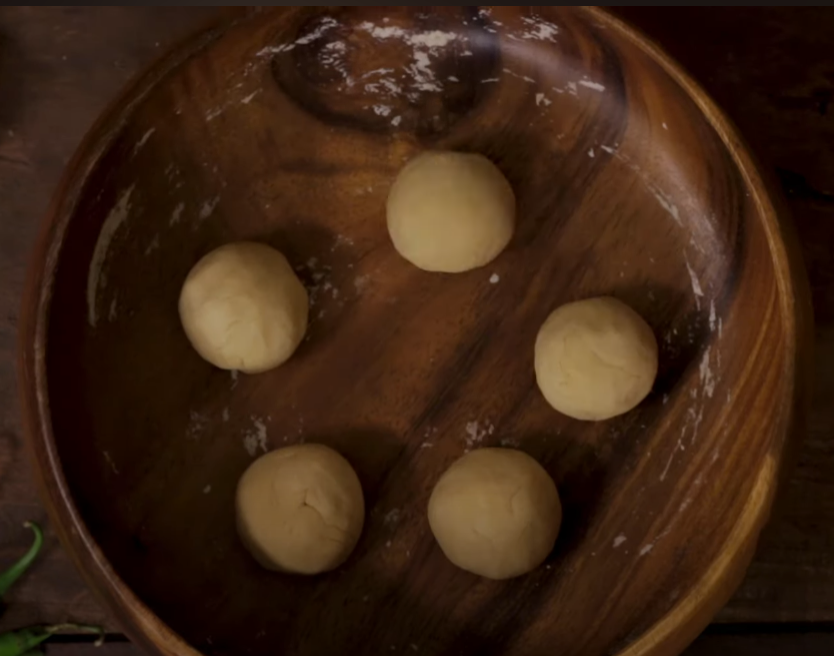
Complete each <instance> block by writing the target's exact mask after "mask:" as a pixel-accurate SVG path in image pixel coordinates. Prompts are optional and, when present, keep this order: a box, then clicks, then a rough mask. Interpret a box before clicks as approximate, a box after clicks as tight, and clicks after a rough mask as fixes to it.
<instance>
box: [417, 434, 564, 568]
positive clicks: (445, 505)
mask: <svg viewBox="0 0 834 656" xmlns="http://www.w3.org/2000/svg"><path fill="white" fill-rule="evenodd" d="M561 523H562V505H561V503H560V501H559V493H558V492H557V491H556V485H555V484H554V483H553V480H552V479H551V478H550V476H548V474H547V472H546V471H545V470H544V468H543V467H542V466H541V465H540V464H539V463H537V462H536V461H535V460H533V458H531V457H530V456H528V455H527V454H526V453H522V452H521V451H513V450H510V449H480V450H478V451H473V452H472V453H470V454H468V455H465V456H464V457H463V458H461V459H460V460H458V461H457V462H456V463H455V464H453V465H452V466H451V467H450V468H449V469H448V470H447V471H446V473H445V474H443V476H442V477H441V479H440V481H439V482H438V483H437V485H436V486H435V488H434V492H432V495H431V500H430V501H429V525H430V526H431V530H432V533H434V537H435V538H436V539H437V542H438V543H439V544H440V548H441V549H442V550H443V553H445V554H446V557H447V558H448V559H449V560H451V561H452V562H453V563H454V564H455V565H457V566H458V567H460V568H461V569H465V570H467V571H468V572H472V573H473V574H478V575H479V576H483V577H486V578H489V579H496V580H501V579H509V578H513V577H515V576H521V575H522V574H527V573H528V572H531V571H533V570H534V569H536V568H537V567H538V566H539V565H541V564H542V563H543V562H544V559H545V558H547V556H548V554H550V552H551V551H552V550H553V545H554V544H555V542H556V536H557V535H558V534H559V526H560V525H561Z"/></svg>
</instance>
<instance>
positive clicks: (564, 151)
mask: <svg viewBox="0 0 834 656" xmlns="http://www.w3.org/2000/svg"><path fill="white" fill-rule="evenodd" d="M426 148H454V149H461V150H468V151H476V152H481V153H484V154H486V155H487V156H489V157H490V158H492V159H493V160H494V161H495V162H496V163H497V164H498V165H499V166H500V167H501V168H502V169H503V171H504V172H505V174H506V175H507V176H508V178H509V179H510V181H511V182H512V183H513V185H514V187H515V189H516V192H517V195H518V198H519V212H520V219H519V224H518V230H517V234H516V236H515V238H514V240H513V242H512V244H511V246H510V248H509V249H508V251H507V252H505V253H504V254H503V255H502V256H501V257H500V258H499V259H498V260H497V261H495V262H494V264H492V265H491V266H489V267H487V268H485V269H482V270H479V271H474V272H471V273H467V274H463V275H456V276H445V275H431V274H426V273H423V272H420V271H418V270H416V269H415V268H413V267H412V266H410V265H409V264H408V263H406V262H404V261H403V260H402V259H401V258H399V257H398V256H397V255H396V253H395V251H394V249H393V248H392V246H391V244H390V242H389V240H388V237H387V233H386V230H385V222H384V201H385V198H386V193H387V190H388V188H389V185H390V183H391V181H392V179H393V178H394V176H395V175H396V173H397V171H398V169H399V168H400V167H401V165H402V164H403V162H405V161H406V160H407V159H408V158H409V157H411V156H413V155H414V154H416V153H418V152H420V151H421V150H423V149H426ZM783 231H784V229H783V227H782V226H781V225H780V223H779V222H778V221H777V213H776V210H775V209H774V205H773V202H772V199H771V197H770V196H769V194H768V191H767V189H766V188H765V185H764V183H763V182H762V179H761V178H760V175H759V173H758V172H757V170H756V168H755V166H754V164H753V163H752V162H751V158H750V156H749V155H748V153H747V151H746V150H745V149H744V147H743V146H742V145H740V143H739V140H738V137H737V136H736V134H735V132H734V131H733V129H732V128H731V126H729V125H728V123H727V120H726V119H725V118H724V117H723V116H722V115H721V114H720V112H719V111H718V110H717V109H716V108H715V107H714V105H713V104H712V103H711V102H710V101H709V100H708V99H707V98H706V97H705V95H704V94H703V92H701V91H700V89H698V87H697V86H696V85H695V84H694V83H693V82H692V81H691V80H690V79H689V78H688V77H686V76H685V75H684V74H683V73H681V72H680V70H679V69H677V68H676V67H675V66H674V64H672V63H671V62H670V61H669V60H668V58H666V57H665V55H663V54H662V53H661V52H659V51H658V50H657V49H656V48H655V47H653V46H652V45H650V44H648V43H647V42H646V41H645V40H643V39H642V38H641V37H639V36H637V35H636V34H635V33H634V32H633V31H632V30H630V29H629V28H628V27H626V26H624V25H622V24H621V23H619V22H617V21H615V20H613V19H612V18H610V17H609V16H608V15H607V14H605V13H603V12H602V11H598V10H594V9H587V8H555V7H554V8H548V7H542V8H531V7H524V8H513V7H493V8H491V9H490V8H478V7H451V8H432V9H431V11H429V8H426V7H422V8H413V9H412V8H405V7H330V8H324V7H318V8H299V7H293V8H283V9H276V10H268V11H255V12H253V13H245V12H242V13H241V18H240V20H238V21H237V22H234V23H229V24H226V25H223V26H221V27H219V28H217V29H215V30H214V31H210V32H207V33H204V34H202V35H200V36H198V37H196V38H195V39H193V40H191V41H190V42H188V43H187V44H186V45H184V46H183V47H182V48H180V49H179V50H177V51H176V52H174V53H171V54H170V55H169V56H167V57H166V58H164V59H163V60H162V61H161V62H160V63H158V64H157V65H156V66H154V67H153V68H152V69H151V70H150V71H149V72H147V73H146V74H145V75H144V76H143V77H141V79H139V80H138V81H137V82H136V83H135V84H134V85H133V86H132V87H131V88H130V89H129V90H128V91H127V92H126V94H125V95H123V96H122V97H121V98H120V99H119V100H118V101H117V102H116V104H115V105H114V106H113V108H112V109H111V110H110V111H109V112H108V113H107V114H106V115H105V117H104V118H103V119H102V120H101V121H100V122H99V124H98V125H97V126H96V127H95V128H94V129H93V131H92V132H91V134H90V135H89V137H88V138H87V140H86V141H85V143H84V145H83V146H82V147H81V149H80V151H79V153H78V155H77V156H76V158H75V159H74V161H73V162H72V164H71V165H70V167H69V168H68V171H67V173H66V176H65V178H64V182H63V184H62V185H61V187H60V190H59V192H58V194H57V196H56V199H55V202H54V204H53V207H52V210H51V213H50V217H49V220H48V223H47V226H46V229H45V231H44V236H43V240H42V243H41V246H40V248H39V250H38V252H37V254H36V257H35V260H34V265H33V275H32V278H31V283H30V288H29V295H28V298H27V300H26V303H25V308H24V324H23V333H22V334H23V349H22V358H21V372H22V376H21V378H22V381H23V395H24V402H25V406H26V412H27V417H28V432H29V436H30V441H31V443H32V446H33V448H34V453H35V456H36V462H37V468H38V472H39V475H40V477H41V480H42V484H43V490H44V494H45V499H46V501H47V503H48V505H49V507H50V509H51V512H52V515H53V518H54V520H55V523H56V524H57V527H58V530H59V532H60V533H61V535H62V537H63V540H64V543H65V544H66V545H67V547H68V549H69V550H70V551H71V552H72V554H73V556H74V558H75V559H76V561H77V563H78V565H79V566H80V568H81V569H82V571H83V572H84V573H85V574H86V576H87V577H88V579H89V580H90V582H91V583H92V585H93V586H94V587H95V589H97V590H98V592H99V593H100V594H101V595H102V597H103V599H104V600H105V601H106V602H107V603H108V604H109V606H110V607H111V608H112V609H113V611H114V612H115V613H116V614H117V615H118V617H119V618H121V620H122V621H123V622H124V625H125V628H126V629H127V631H128V632H129V633H130V635H131V636H132V637H133V638H135V639H136V640H138V641H139V642H140V643H141V644H143V645H144V646H145V647H149V648H151V647H153V648H156V649H157V650H158V651H159V652H160V653H163V654H177V655H190V654H194V653H195V652H196V651H198V650H199V651H201V652H203V653H206V654H218V655H221V654H229V655H232V654H234V655H235V656H241V655H245V654H298V655H312V654H327V655H332V654H374V655H376V656H379V655H380V654H389V653H392V654H394V653H414V654H455V655H457V654H496V655H497V654H502V655H508V654H525V655H526V654H530V655H533V654H553V653H559V654H561V655H562V656H571V655H582V656H595V655H602V654H615V653H616V654H623V655H628V656H636V655H648V654H663V655H668V654H675V653H678V652H679V651H680V650H681V649H682V648H683V647H684V646H685V645H686V644H687V642H688V641H689V640H691V639H692V638H693V637H694V636H695V635H696V634H697V633H698V631H699V630H701V629H702V628H703V627H704V626H705V625H706V624H707V622H708V621H709V619H710V617H711V616H712V614H713V613H714V612H715V611H716V610H717V609H718V608H719V606H720V605H721V604H722V603H723V602H724V601H725V600H726V599H727V598H728V596H729V594H730V592H731V591H732V589H733V587H734V585H735V584H736V583H737V581H738V580H739V577H740V576H741V574H742V573H743V570H744V568H745V566H746V565H747V563H748V562H749V559H750V557H751V554H752V551H753V548H754V546H755V543H756V540H757V537H758V534H759V531H760V529H761V528H762V526H763V524H764V522H765V520H766V518H767V516H768V513H769V510H770V507H771V503H772V500H773V496H774V493H775V490H776V487H777V480H778V478H779V476H780V473H781V472H782V471H783V470H784V460H785V454H786V453H787V452H788V451H789V449H788V446H789V443H790V440H789V436H790V435H791V434H792V433H791V431H792V429H793V428H794V427H795V425H796V422H797V419H798V417H800V415H801V413H800V412H799V410H800V405H801V401H802V398H803V391H804V385H805V374H806V372H807V366H806V364H807V356H808V349H809V347H810V340H809V339H808V327H809V325H810V322H809V317H810V310H809V306H808V303H807V301H806V296H805V294H806V290H805V285H806V283H805V281H804V278H803V276H802V274H800V273H799V268H798V265H797V260H796V259H795V256H794V255H793V251H792V250H789V249H788V248H787V247H786V245H785V242H784V235H783ZM238 239H257V240H262V241H265V242H268V243H270V244H273V245H274V246H276V247H278V248H280V249H281V250H282V251H284V252H285V253H286V254H287V255H288V257H289V259H290V260H291V262H292V263H293V265H294V266H295V267H296V268H297V270H298V271H299V273H300V275H301V277H302V278H303V280H304V282H305V283H306V284H307V285H308V286H309V289H310V293H311V297H312V315H311V316H312V319H313V320H312V325H311V328H310V332H309V338H308V339H307V341H306V342H305V343H304V345H303V347H302V348H301V349H300V351H299V352H298V354H297V356H296V357H295V358H294V359H293V360H292V361H291V362H290V363H289V364H288V365H286V366H285V367H283V368H281V369H280V370H278V371H274V372H272V373H269V374H266V375H262V376H253V377H248V376H243V375H240V376H238V375H230V374H229V373H227V372H223V371H218V370H216V369H213V368H212V367H211V366H209V365H208V364H206V363H205V362H203V361H202V360H201V359H200V358H199V357H198V356H197V354H196V353H195V352H194V351H193V350H192V349H191V348H190V347H189V345H188V343H187V341H186V339H185V336H184V334H183V331H182V329H181V327H180V324H179V320H178V316H177V309H176V308H177V297H178V293H179V290H180V286H181V284H182V282H183V279H184V277H185V275H186V273H187V272H188V270H189V268H190V267H191V266H192V265H193V264H194V263H195V262H196V261H197V260H198V259H199V258H200V257H201V256H202V255H203V254H205V253H206V252H207V251H209V250H211V249H213V248H215V247H216V246H218V245H220V244H223V243H226V242H229V241H232V240H238ZM600 294H613V295H615V296H617V297H619V298H621V299H623V300H624V301H626V302H628V303H629V304H630V305H632V306H633V307H634V308H635V309H636V310H638V311H639V312H640V313H641V314H642V315H643V316H645V317H646V318H647V320H648V321H649V322H650V323H651V325H652V326H653V328H654V330H655V331H656V334H657V336H658V339H659V342H660V344H661V363H662V365H661V372H660V377H659V379H658V382H657V386H656V390H655V391H654V393H653V394H652V395H651V397H650V398H649V399H648V400H647V401H646V402H645V403H644V404H643V405H642V406H641V407H640V408H639V409H638V410H636V411H635V412H632V413H631V414H629V415H627V416H625V417H622V418H619V419H616V420H614V421H610V422H605V423H599V424H593V423H581V422H576V421H571V420H568V419H567V418H565V417H562V416H560V415H558V414H557V413H555V412H553V411H552V410H551V409H550V408H549V407H548V406H547V405H546V403H545V402H544V400H543V398H542V396H541V394H540V393H539V392H538V390H537V388H536V384H535V381H534V375H533V343H534V340H535V336H536V333H537V331H538V328H539V326H540V325H541V323H542V321H543V320H544V318H545V317H546V316H547V315H548V313H550V312H551V311H552V310H553V309H554V308H555V307H557V306H558V305H560V304H562V303H565V302H568V301H573V300H576V299H580V298H585V297H589V296H595V295H600ZM301 441H314V442H323V443H326V444H329V445H332V446H334V447H335V448H337V449H338V450H340V451H341V452H342V453H343V454H345V456H346V457H347V458H348V459H349V460H350V461H351V462H352V463H353V465H354V466H355V467H356V469H357V470H358V472H359V474H360V477H361V480H362V483H363V486H364V490H365V494H366V498H367V505H368V518H367V523H366V529H365V532H364V534H363V537H362V539H361V542H360V544H359V546H358V548H357V550H356V552H355V553H354V554H353V556H352V557H351V559H350V560H349V562H348V563H347V564H346V565H345V566H344V567H342V568H341V569H340V570H339V571H337V572H335V573H333V574H330V575H327V576H321V577H316V578H298V577H292V576H281V575H277V574H270V573H267V572H265V571H263V570H261V569H259V568H258V566H257V565H256V564H255V563H254V562H253V561H252V559H251V558H250V557H249V556H248V555H247V554H246V553H245V552H244V550H243V549H242V548H241V546H240V545H239V543H238V540H237V537H236V535H235V531H234V518H233V497H234V490H235V484H236V482H237V480H238V477H239V476H240V474H241V473H242V472H243V470H244V469H245V468H246V467H247V465H248V464H249V463H250V462H251V461H252V459H253V458H254V457H256V456H257V455H258V454H259V453H262V452H263V451H265V450H267V449H272V448H277V447H281V446H284V445H288V444H294V443H297V442H301ZM488 445H490V446H491V445H505V446H513V447H517V448H520V449H523V450H524V451H526V452H528V453H530V454H531V455H533V456H534V457H536V458H537V459H538V460H539V461H540V462H542V463H543V464H544V465H545V466H546V468H547V469H548V471H549V472H550V473H551V474H552V475H553V477H554V478H555V479H556V481H557V483H558V485H559V488H560V490H561V492H562V495H563V501H564V506H565V523H564V527H563V533H562V535H561V538H560V540H559V542H558V545H557V548H556V550H555V552H554V553H553V554H552V556H551V557H550V558H549V560H548V562H547V564H546V565H545V566H543V567H541V568H540V569H539V570H537V571H536V572H534V573H533V574H531V575H529V576H526V577H523V578H519V579H517V580H513V581H509V582H503V583H495V582H488V581H484V580H480V579H478V578H476V577H474V576H471V575H469V574H467V573H465V572H462V571H460V570H457V569H455V568H454V567H453V566H452V565H451V564H450V563H449V562H447V561H446V559H445V558H444V557H443V555H442V553H441V552H440V550H439V548H438V547H437V546H436V545H435V543H434V541H433V539H432V537H431V534H430V532H429V528H428V525H427V521H426V514H425V513H426V503H427V499H428V496H429V493H430V491H431V489H432V486H433V484H434V483H435V481H436V480H437V478H438V477H439V475H440V474H441V472H442V471H444V469H445V468H446V467H448V466H449V465H450V464H451V463H452V462H453V461H454V460H455V459H456V458H458V457H459V456H461V455H462V454H463V453H464V452H466V451H467V450H471V449H475V448H478V447H482V446H488Z"/></svg>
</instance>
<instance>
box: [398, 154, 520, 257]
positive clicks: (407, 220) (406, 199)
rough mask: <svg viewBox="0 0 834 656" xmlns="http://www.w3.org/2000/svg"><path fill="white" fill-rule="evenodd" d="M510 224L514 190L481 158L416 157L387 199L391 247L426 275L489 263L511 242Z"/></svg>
mask: <svg viewBox="0 0 834 656" xmlns="http://www.w3.org/2000/svg"><path fill="white" fill-rule="evenodd" d="M514 224H515V195H514V194H513V190H512V187H510V183H509V182H507V179H506V178H505V177H504V175H503V174H502V173H501V171H499V170H498V167H496V166H495V164H493V163H492V162H490V161H489V160H488V159H487V158H486V157H484V156H483V155H473V154H468V153H451V152H428V153H424V154H422V155H419V156H418V157H416V158H414V159H413V160H411V161H410V162H409V163H408V164H407V165H406V166H405V167H404V168H403V170H402V171H401V172H400V174H399V176H398V177H397V179H396V181H395V182H394V185H393V187H392V188H391V192H390V194H389V195H388V231H389V233H390V234H391V239H392V240H393V242H394V247H395V248H396V249H397V251H398V252H399V253H400V255H402V256H403V257H404V258H405V259H406V260H408V261H409V262H411V263H412V264H414V265H415V266H417V267H419V268H420V269H423V270H425V271H440V272H445V273H459V272H462V271H469V270H470V269H477V268H478V267H482V266H484V265H485V264H488V263H489V262H491V261H492V260H494V259H495V258H496V257H498V255H499V254H500V253H501V251H503V250H504V249H505V248H506V247H507V244H509V243H510V239H511V238H512V236H513V228H514Z"/></svg>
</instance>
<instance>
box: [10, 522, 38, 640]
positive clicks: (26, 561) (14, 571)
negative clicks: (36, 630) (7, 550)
mask: <svg viewBox="0 0 834 656" xmlns="http://www.w3.org/2000/svg"><path fill="white" fill-rule="evenodd" d="M24 526H25V527H26V528H30V529H32V532H33V533H34V534H35V541H34V542H33V543H32V546H31V547H30V548H29V551H28V552H26V555H25V556H23V558H21V559H20V560H18V561H17V562H16V563H15V564H14V565H12V566H11V568H10V569H8V570H7V571H6V572H4V573H3V574H0V599H2V598H3V595H5V594H6V592H8V590H9V588H11V587H12V585H14V582H15V581H17V580H18V579H19V578H20V577H21V575H22V574H23V573H24V572H25V571H26V570H27V569H29V566H30V565H31V564H32V563H33V562H34V560H35V558H37V557H38V553H39V552H40V550H41V547H42V546H43V532H42V531H41V529H40V526H38V525H37V524H33V523H32V522H26V523H25V524H24ZM0 656H2V654H0Z"/></svg>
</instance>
